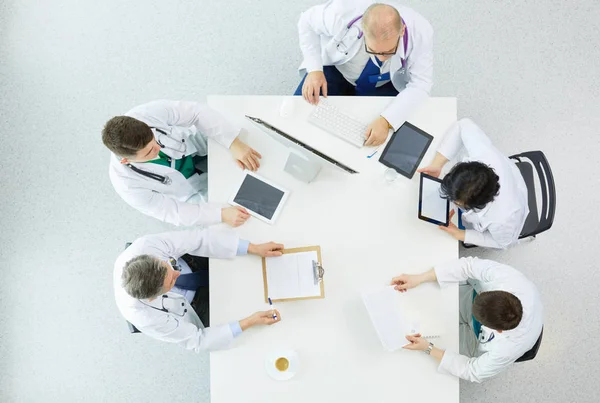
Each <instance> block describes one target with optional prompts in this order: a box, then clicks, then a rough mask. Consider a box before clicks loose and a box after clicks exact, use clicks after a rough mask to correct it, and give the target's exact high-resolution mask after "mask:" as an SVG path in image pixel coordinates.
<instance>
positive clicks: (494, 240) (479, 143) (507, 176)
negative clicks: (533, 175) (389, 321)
mask: <svg viewBox="0 0 600 403" xmlns="http://www.w3.org/2000/svg"><path fill="white" fill-rule="evenodd" d="M461 151H466V156H465V157H464V158H463V159H462V161H463V162H466V161H479V162H482V163H484V164H486V165H489V166H490V167H492V168H493V169H494V171H495V172H496V175H498V177H499V178H500V179H499V182H500V191H499V193H498V196H496V198H495V199H494V200H493V201H492V202H490V203H488V204H487V205H486V206H485V207H484V208H483V209H482V210H478V211H476V210H470V211H466V212H465V213H463V216H462V218H463V220H464V221H466V222H467V223H469V224H470V225H467V228H468V229H467V230H466V232H465V243H467V244H473V245H479V246H485V247H490V248H506V247H508V246H509V245H510V244H512V243H515V242H517V240H518V239H519V235H520V234H521V230H522V229H523V225H525V220H526V219H527V215H528V214H529V205H528V201H527V185H526V184H525V180H524V179H523V176H522V175H521V172H520V171H519V168H517V166H516V165H515V163H514V162H513V161H512V160H510V159H509V158H508V157H506V156H505V155H504V154H502V153H501V152H500V151H499V150H498V149H497V148H496V147H494V145H493V144H492V142H491V140H490V139H489V138H488V136H486V134H485V133H484V132H483V131H482V130H481V129H480V128H479V127H478V126H477V125H476V124H475V123H473V121H472V120H470V119H461V120H459V121H458V122H456V123H454V124H453V125H452V126H450V128H449V129H448V131H447V132H446V134H445V135H444V138H443V140H442V143H441V145H440V147H439V149H438V152H439V153H440V154H442V155H443V156H444V157H446V158H447V159H448V160H453V159H455V157H457V155H458V154H459V152H461ZM469 227H472V229H470V228H469Z"/></svg>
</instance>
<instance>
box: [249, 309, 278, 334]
mask: <svg viewBox="0 0 600 403" xmlns="http://www.w3.org/2000/svg"><path fill="white" fill-rule="evenodd" d="M273 315H277V319H275V318H273ZM280 321H281V314H280V313H279V311H278V310H277V309H272V310H269V311H260V312H255V313H253V314H252V315H250V316H248V317H247V318H246V319H242V320H240V327H241V328H242V330H246V329H249V328H251V327H252V326H256V325H267V326H270V325H272V324H274V323H277V322H280Z"/></svg>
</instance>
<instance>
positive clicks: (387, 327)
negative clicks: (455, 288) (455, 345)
mask: <svg viewBox="0 0 600 403" xmlns="http://www.w3.org/2000/svg"><path fill="white" fill-rule="evenodd" d="M440 297H441V293H440V290H439V289H435V288H433V287H429V286H427V285H422V286H420V287H417V288H414V289H411V290H408V292H405V293H400V292H398V291H396V290H394V287H393V286H390V287H384V288H380V289H378V290H374V291H368V292H365V293H363V301H364V303H365V306H366V307H367V311H368V312H369V316H370V317H371V321H372V322H373V326H374V327H375V330H376V331H377V335H378V336H379V339H380V340H381V344H383V347H384V348H385V349H386V350H388V351H394V350H397V349H399V348H401V347H403V346H405V345H407V344H408V341H407V340H406V335H409V334H415V333H421V335H422V336H423V337H425V338H432V337H439V336H440V335H441V334H442V331H443V329H442V318H441V308H442V307H441V305H440V304H441V299H440Z"/></svg>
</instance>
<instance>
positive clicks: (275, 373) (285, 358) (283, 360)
mask: <svg viewBox="0 0 600 403" xmlns="http://www.w3.org/2000/svg"><path fill="white" fill-rule="evenodd" d="M298 361H299V360H298V354H297V353H296V352H295V351H293V350H278V351H274V352H272V353H269V354H268V355H267V358H266V360H265V368H266V370H267V373H268V374H269V375H270V376H271V378H273V379H275V380H277V381H287V380H288V379H291V378H293V377H294V375H296V373H297V372H298V368H299V362H298Z"/></svg>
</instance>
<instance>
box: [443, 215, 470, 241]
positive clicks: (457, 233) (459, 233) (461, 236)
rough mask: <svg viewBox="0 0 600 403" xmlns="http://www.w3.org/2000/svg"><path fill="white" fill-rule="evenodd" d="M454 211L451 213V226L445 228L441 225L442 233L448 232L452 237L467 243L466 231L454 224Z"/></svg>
mask: <svg viewBox="0 0 600 403" xmlns="http://www.w3.org/2000/svg"><path fill="white" fill-rule="evenodd" d="M454 213H455V212H454V210H452V211H451V212H450V218H449V219H448V221H449V224H448V226H447V227H444V226H443V225H440V226H439V228H440V229H441V230H442V231H446V232H447V233H449V234H450V235H452V236H453V237H454V239H456V240H458V241H463V242H464V241H465V230H462V229H458V227H457V226H456V225H455V224H454V223H453V222H452V217H454Z"/></svg>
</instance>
